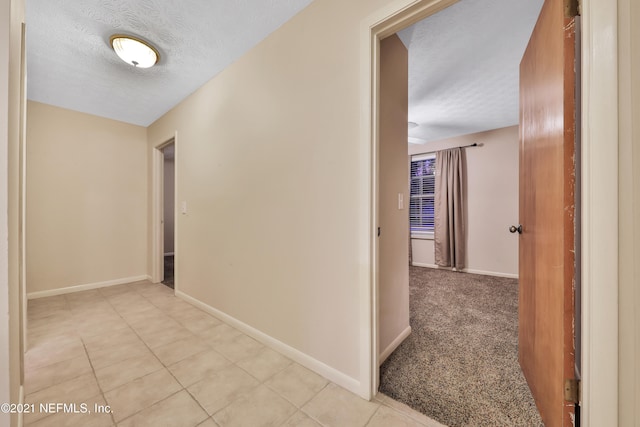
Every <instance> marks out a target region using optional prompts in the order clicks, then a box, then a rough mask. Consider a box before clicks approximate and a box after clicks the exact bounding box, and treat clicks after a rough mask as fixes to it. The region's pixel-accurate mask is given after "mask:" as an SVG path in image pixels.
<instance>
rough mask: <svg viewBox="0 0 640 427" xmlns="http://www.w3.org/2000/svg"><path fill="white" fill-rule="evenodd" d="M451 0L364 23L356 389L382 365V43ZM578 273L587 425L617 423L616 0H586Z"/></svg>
mask: <svg viewBox="0 0 640 427" xmlns="http://www.w3.org/2000/svg"><path fill="white" fill-rule="evenodd" d="M456 1H457V0H396V1H394V2H393V3H391V4H389V5H387V6H386V7H384V8H382V9H380V10H378V11H377V12H376V13H374V14H372V15H370V16H369V17H368V18H366V19H365V20H364V21H363V22H362V24H361V31H360V34H361V42H360V46H361V49H360V52H361V54H360V64H361V67H360V68H361V76H360V77H361V78H360V82H361V85H362V86H361V94H362V96H361V114H360V117H361V123H360V129H361V138H360V154H361V155H360V159H361V161H360V164H359V165H358V166H359V170H360V183H361V185H360V191H359V193H360V195H361V197H360V209H361V213H362V214H361V216H360V217H361V218H364V221H362V223H361V226H360V229H359V230H358V231H359V233H360V235H361V239H360V242H361V245H360V254H361V256H360V259H361V263H362V264H361V265H362V268H361V272H362V274H361V288H360V289H361V299H360V301H361V310H360V311H361V314H360V321H361V330H362V331H363V333H362V334H361V343H360V344H361V357H360V359H361V360H360V362H361V363H360V366H361V372H360V378H361V382H360V394H361V396H363V397H365V398H368V399H371V398H372V397H373V396H375V395H376V393H377V389H378V382H379V366H378V358H379V355H378V351H377V349H378V315H377V311H378V242H377V237H376V229H377V228H376V227H377V223H378V109H379V108H378V102H379V97H378V95H379V94H378V90H379V72H378V70H379V62H380V40H381V39H382V38H384V37H386V36H389V35H391V34H393V33H395V32H397V31H399V30H401V29H403V28H405V27H407V26H409V25H412V24H414V23H416V22H418V21H420V20H421V19H424V18H425V17H427V16H429V15H432V14H434V13H436V12H438V11H440V10H442V9H444V8H445V7H448V6H450V5H452V4H454V3H456ZM581 7H582V27H581V29H582V32H581V38H582V46H581V68H582V77H581V78H582V84H581V92H582V113H581V116H582V119H581V136H582V141H581V147H582V157H581V168H582V177H581V178H582V182H581V185H582V188H581V212H582V229H581V243H582V253H581V266H582V267H581V280H582V296H581V305H582V319H581V322H582V345H581V349H582V399H581V406H582V409H581V422H582V423H583V424H582V425H583V426H590V425H593V426H597V425H617V420H618V150H617V146H618V66H617V64H618V53H617V52H618V45H617V42H618V39H617V35H618V21H617V3H616V1H615V0H609V1H596V0H583V2H582V5H581ZM614 284H615V285H614Z"/></svg>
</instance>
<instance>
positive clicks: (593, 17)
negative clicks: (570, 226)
mask: <svg viewBox="0 0 640 427" xmlns="http://www.w3.org/2000/svg"><path fill="white" fill-rule="evenodd" d="M617 15H618V9H617V1H616V0H597V1H596V0H584V1H583V2H582V47H581V54H582V64H581V65H582V129H581V130H582V161H581V165H582V191H581V196H582V206H581V209H582V230H581V239H582V267H581V277H582V286H581V287H582V301H581V303H582V304H581V305H582V402H581V403H582V405H581V407H582V408H581V414H580V415H581V417H580V421H581V424H582V425H583V426H584V427H591V426H593V427H597V426H604V425H610V426H615V425H618V381H619V379H618V375H619V372H618V349H619V341H618V340H619V337H618V287H619V283H618V232H619V230H618V206H619V205H618V146H619V141H618V125H619V117H618V16H617Z"/></svg>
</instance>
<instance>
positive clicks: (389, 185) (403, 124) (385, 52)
mask: <svg viewBox="0 0 640 427" xmlns="http://www.w3.org/2000/svg"><path fill="white" fill-rule="evenodd" d="M408 66H409V64H408V53H407V48H406V47H405V46H404V44H403V43H402V41H401V40H400V39H399V38H398V36H396V35H395V34H394V35H392V36H391V37H388V38H386V39H384V40H383V41H382V42H381V44H380V121H379V126H380V139H379V147H378V182H379V184H378V186H379V189H378V212H379V213H378V215H379V216H378V218H379V224H378V225H379V226H380V228H381V234H380V238H379V239H378V244H379V252H378V311H379V312H378V325H379V330H378V334H379V337H378V352H379V354H380V355H381V358H380V360H379V362H380V363H382V362H383V361H384V359H385V358H386V356H388V355H389V354H391V352H392V351H393V350H394V349H395V348H396V347H397V346H398V345H400V343H401V342H402V339H403V338H404V337H406V335H407V334H408V332H409V331H410V328H409V210H408V209H409V194H408V176H409V170H408V169H409V168H408V163H407V114H408V103H409V99H408V96H409V95H408V86H407V82H408ZM398 194H402V197H403V204H404V206H403V208H402V209H399V207H400V206H399V202H398Z"/></svg>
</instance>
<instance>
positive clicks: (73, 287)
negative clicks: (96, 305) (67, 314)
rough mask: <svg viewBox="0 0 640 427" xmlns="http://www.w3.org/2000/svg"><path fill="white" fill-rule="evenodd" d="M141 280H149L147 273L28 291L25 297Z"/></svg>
mask: <svg viewBox="0 0 640 427" xmlns="http://www.w3.org/2000/svg"><path fill="white" fill-rule="evenodd" d="M141 280H150V277H149V276H148V275H146V274H145V275H142V276H132V277H123V278H122V279H114V280H107V281H104V282H96V283H87V284H85V285H76V286H69V287H66V288H58V289H50V290H47V291H38V292H29V293H27V299H36V298H45V297H52V296H55V295H63V294H70V293H73V292H81V291H88V290H90V289H98V288H106V287H107V286H115V285H123V284H125V283H132V282H139V281H141Z"/></svg>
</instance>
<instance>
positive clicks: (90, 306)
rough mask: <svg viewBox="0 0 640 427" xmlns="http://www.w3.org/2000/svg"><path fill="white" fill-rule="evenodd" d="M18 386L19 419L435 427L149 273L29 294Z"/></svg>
mask: <svg viewBox="0 0 640 427" xmlns="http://www.w3.org/2000/svg"><path fill="white" fill-rule="evenodd" d="M25 395H26V396H25V403H29V404H31V403H33V404H34V405H35V412H34V413H30V414H25V417H24V422H25V425H26V426H56V427H63V426H83V427H84V426H89V427H91V426H95V427H101V426H116V425H117V426H127V427H129V426H154V427H157V426H167V427H179V426H184V427H195V426H201V427H210V426H223V427H226V426H242V427H254V426H301V427H304V426H319V425H322V426H340V427H351V426H353V427H361V426H371V427H373V426H376V427H377V426H381V427H382V426H384V427H390V426H393V427H395V426H398V427H400V426H429V427H435V426H441V425H440V424H438V423H436V422H435V421H432V420H430V419H429V418H427V417H425V416H424V415H422V414H420V413H417V412H415V411H413V410H412V409H410V408H408V407H407V406H405V405H403V404H401V403H398V402H396V401H394V400H392V399H390V398H388V397H386V396H384V395H378V396H377V397H376V398H375V399H374V400H373V401H371V402H367V401H366V400H363V399H361V398H359V397H358V396H356V395H354V394H352V393H350V392H349V391H347V390H345V389H343V388H341V387H339V386H337V385H335V384H333V383H331V382H329V381H327V380H326V379H324V378H322V377H321V376H319V375H317V374H315V373H313V372H311V371H310V370H308V369H306V368H304V367H303V366H301V365H299V364H297V363H295V362H293V361H291V360H290V359H288V358H286V357H284V356H282V355H281V354H279V353H277V352H275V351H273V350H271V349H269V348H267V347H265V346H264V345H262V344H261V343H259V342H258V341H256V340H254V339H252V338H251V337H249V336H247V335H245V334H244V333H242V332H240V331H239V330H237V329H234V328H232V327H231V326H228V325H226V324H224V323H223V322H221V321H220V320H218V319H216V318H215V317H212V316H210V315H209V314H207V313H205V312H203V311H201V310H199V309H198V308H196V307H194V306H192V305H190V304H188V303H186V302H184V301H183V300H181V299H179V298H176V297H175V296H174V295H173V290H172V289H169V288H168V287H166V286H164V285H161V284H152V283H149V282H137V283H131V284H125V285H118V286H112V287H108V288H102V289H97V290H91V291H85V292H78V293H73V294H67V295H60V296H54V297H48V298H41V299H36V300H30V301H29V307H28V350H27V353H26V356H25ZM41 404H46V406H45V407H46V408H48V410H49V412H46V411H41ZM60 405H66V407H65V406H60ZM107 406H108V407H110V412H109V411H105V410H104V409H102V412H100V411H101V408H106V407H107ZM70 411H72V412H73V413H71V412H70Z"/></svg>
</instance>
